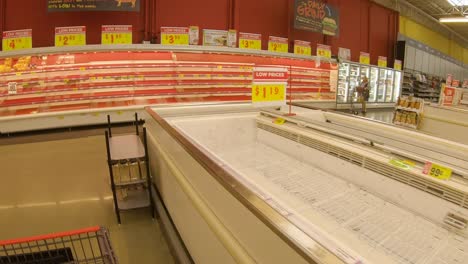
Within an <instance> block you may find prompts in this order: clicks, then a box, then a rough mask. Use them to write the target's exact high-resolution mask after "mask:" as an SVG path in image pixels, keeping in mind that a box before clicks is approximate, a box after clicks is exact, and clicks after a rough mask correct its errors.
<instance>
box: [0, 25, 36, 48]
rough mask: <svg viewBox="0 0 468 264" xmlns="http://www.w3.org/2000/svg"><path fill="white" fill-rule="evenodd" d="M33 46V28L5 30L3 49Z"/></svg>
mask: <svg viewBox="0 0 468 264" xmlns="http://www.w3.org/2000/svg"><path fill="white" fill-rule="evenodd" d="M30 48H32V29H22V30H13V31H4V32H3V39H2V50H3V51H9V50H22V49H30Z"/></svg>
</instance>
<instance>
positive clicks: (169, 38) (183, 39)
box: [161, 33, 189, 45]
mask: <svg viewBox="0 0 468 264" xmlns="http://www.w3.org/2000/svg"><path fill="white" fill-rule="evenodd" d="M161 44H163V45H188V44H189V35H188V33H187V34H185V33H182V34H178V33H161Z"/></svg>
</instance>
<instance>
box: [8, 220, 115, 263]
mask: <svg viewBox="0 0 468 264" xmlns="http://www.w3.org/2000/svg"><path fill="white" fill-rule="evenodd" d="M0 263H2V264H13V263H15V264H16V263H22V264H46V263H47V264H52V263H54V264H55V263H69V264H88V263H102V264H117V263H118V261H117V258H116V256H115V254H114V251H113V249H112V246H111V243H110V239H109V233H108V231H107V230H106V229H105V228H104V227H100V226H95V227H90V228H84V229H80V230H74V231H69V232H62V233H54V234H49V235H41V236H34V237H28V238H22V239H13V240H5V241H0Z"/></svg>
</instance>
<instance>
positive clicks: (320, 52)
mask: <svg viewBox="0 0 468 264" xmlns="http://www.w3.org/2000/svg"><path fill="white" fill-rule="evenodd" d="M317 56H319V57H325V58H329V59H331V56H332V52H331V47H330V46H328V45H323V44H317Z"/></svg>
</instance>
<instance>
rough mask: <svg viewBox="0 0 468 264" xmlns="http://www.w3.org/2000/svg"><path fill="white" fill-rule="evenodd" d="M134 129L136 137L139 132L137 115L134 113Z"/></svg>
mask: <svg viewBox="0 0 468 264" xmlns="http://www.w3.org/2000/svg"><path fill="white" fill-rule="evenodd" d="M135 129H136V134H137V136H139V135H140V131H139V129H138V113H135Z"/></svg>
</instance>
